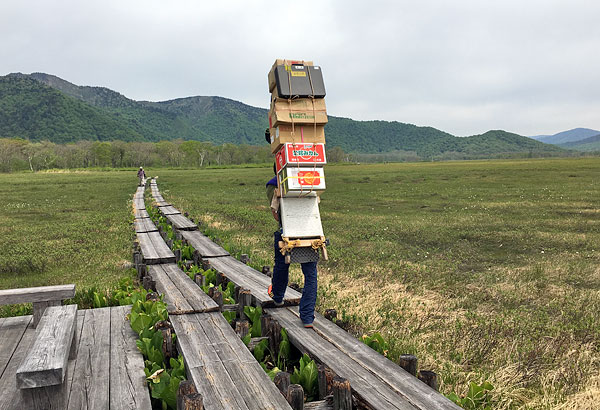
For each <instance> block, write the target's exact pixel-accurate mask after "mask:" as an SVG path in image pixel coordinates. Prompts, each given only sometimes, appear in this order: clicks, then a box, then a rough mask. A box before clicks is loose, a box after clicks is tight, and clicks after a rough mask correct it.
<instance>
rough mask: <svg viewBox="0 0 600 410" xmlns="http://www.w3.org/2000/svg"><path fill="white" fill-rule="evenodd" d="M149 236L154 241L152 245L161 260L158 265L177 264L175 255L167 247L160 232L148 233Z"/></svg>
mask: <svg viewBox="0 0 600 410" xmlns="http://www.w3.org/2000/svg"><path fill="white" fill-rule="evenodd" d="M147 235H148V237H149V238H150V240H151V241H152V245H153V246H154V249H155V250H156V253H157V254H158V258H159V259H160V262H158V263H175V254H174V253H173V251H172V250H171V249H170V248H169V247H168V246H167V244H166V243H165V241H164V240H163V238H162V236H160V234H159V233H158V232H148V233H147Z"/></svg>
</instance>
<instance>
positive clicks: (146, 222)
mask: <svg viewBox="0 0 600 410" xmlns="http://www.w3.org/2000/svg"><path fill="white" fill-rule="evenodd" d="M133 227H134V229H135V232H136V233H145V232H155V231H158V229H157V228H156V225H154V222H152V219H150V218H141V219H135V220H134V221H133Z"/></svg>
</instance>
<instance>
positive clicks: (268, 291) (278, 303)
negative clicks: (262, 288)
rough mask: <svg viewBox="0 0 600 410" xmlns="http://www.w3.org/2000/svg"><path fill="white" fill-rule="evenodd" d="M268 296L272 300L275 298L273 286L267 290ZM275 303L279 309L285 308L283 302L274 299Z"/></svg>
mask: <svg viewBox="0 0 600 410" xmlns="http://www.w3.org/2000/svg"><path fill="white" fill-rule="evenodd" d="M267 294H268V295H269V297H270V298H271V299H273V296H275V294H274V293H273V285H269V287H268V288H267ZM273 303H274V304H275V306H277V307H281V306H283V300H282V301H281V302H277V301H276V300H275V299H273Z"/></svg>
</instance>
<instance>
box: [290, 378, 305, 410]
mask: <svg viewBox="0 0 600 410" xmlns="http://www.w3.org/2000/svg"><path fill="white" fill-rule="evenodd" d="M286 399H287V401H288V403H290V406H291V407H292V409H293V410H304V390H302V386H300V385H299V384H290V386H289V387H288V391H287V395H286Z"/></svg>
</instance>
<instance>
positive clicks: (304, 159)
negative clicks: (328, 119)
mask: <svg viewBox="0 0 600 410" xmlns="http://www.w3.org/2000/svg"><path fill="white" fill-rule="evenodd" d="M326 163H327V161H326V159H325V144H311V143H296V144H290V143H285V144H283V146H282V147H281V149H280V150H279V151H277V154H276V155H275V166H276V170H277V173H279V171H281V170H282V169H283V168H285V167H286V166H288V165H289V166H296V165H298V164H300V165H316V166H319V167H322V166H323V165H325V164H326Z"/></svg>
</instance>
